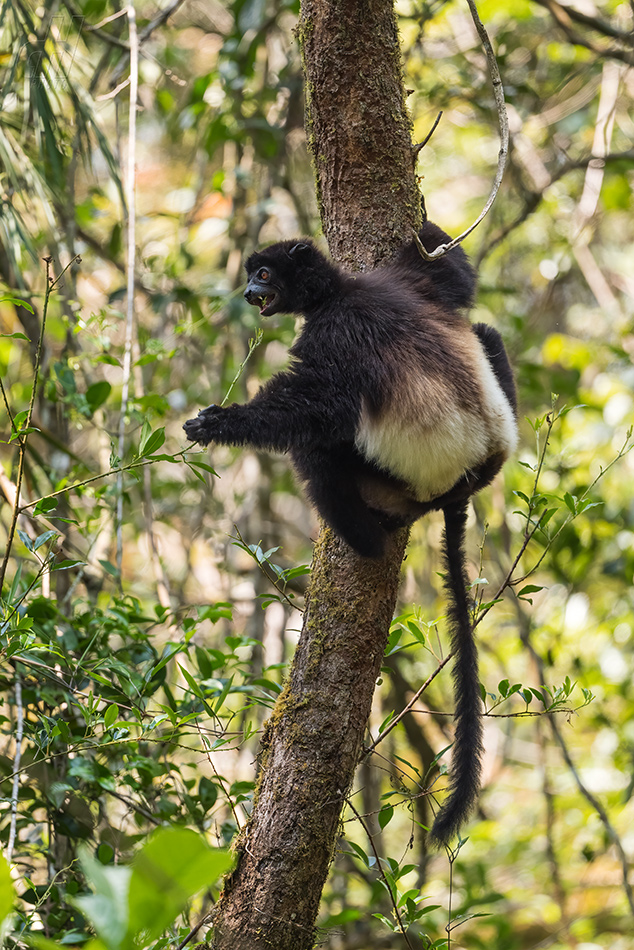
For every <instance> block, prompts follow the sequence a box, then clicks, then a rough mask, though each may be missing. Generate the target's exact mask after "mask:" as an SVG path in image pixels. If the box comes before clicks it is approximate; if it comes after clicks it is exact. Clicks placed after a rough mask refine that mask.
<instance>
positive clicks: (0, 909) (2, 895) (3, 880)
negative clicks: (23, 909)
mask: <svg viewBox="0 0 634 950" xmlns="http://www.w3.org/2000/svg"><path fill="white" fill-rule="evenodd" d="M14 900H15V894H14V891H13V882H12V880H11V871H10V870H9V865H8V863H7V860H6V858H5V857H4V855H3V854H1V853H0V933H1V932H2V923H3V921H5V920H6V919H7V917H8V916H9V914H10V913H11V910H12V909H13V901H14Z"/></svg>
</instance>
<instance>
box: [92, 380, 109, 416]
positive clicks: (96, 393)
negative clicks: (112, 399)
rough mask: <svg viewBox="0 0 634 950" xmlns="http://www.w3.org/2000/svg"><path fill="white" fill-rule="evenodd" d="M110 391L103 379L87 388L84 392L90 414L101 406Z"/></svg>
mask: <svg viewBox="0 0 634 950" xmlns="http://www.w3.org/2000/svg"><path fill="white" fill-rule="evenodd" d="M111 390H112V386H111V385H110V383H108V382H106V380H105V379H102V380H101V382H99V383H93V385H92V386H89V387H88V389H87V390H86V402H87V403H88V406H89V407H90V411H91V412H94V411H95V410H96V409H98V408H99V406H103V404H104V402H105V401H106V399H107V398H108V396H109V395H110V392H111Z"/></svg>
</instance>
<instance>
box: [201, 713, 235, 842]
mask: <svg viewBox="0 0 634 950" xmlns="http://www.w3.org/2000/svg"><path fill="white" fill-rule="evenodd" d="M196 729H197V730H198V735H199V736H200V741H201V742H202V744H203V748H204V750H205V755H206V756H207V761H208V762H209V765H210V766H211V769H212V771H213V773H214V775H215V776H216V778H217V779H218V783H219V785H220V787H221V788H222V790H223V792H224V793H225V796H226V799H227V801H228V802H229V808H230V809H231V813H232V814H233V818H234V821H235V823H236V828H237V829H238V831H240V829H241V827H242V826H241V825H240V819H239V818H238V813H237V811H236V809H235V805H234V804H233V801H232V800H231V791H230V789H228V788H227V787H226V785H225V782H224V779H223V778H222V775H220V774H219V773H218V769H217V768H216V766H215V765H214V761H213V759H212V757H211V748H210V746H209V740H208V738H207V736H205V735H203V732H202V729H201V728H200V723H199V722H198V720H196Z"/></svg>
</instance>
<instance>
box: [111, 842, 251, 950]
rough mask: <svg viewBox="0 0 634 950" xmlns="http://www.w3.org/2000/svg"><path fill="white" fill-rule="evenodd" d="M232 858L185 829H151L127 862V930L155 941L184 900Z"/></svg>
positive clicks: (222, 870) (209, 881) (223, 869)
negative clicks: (129, 870) (128, 886)
mask: <svg viewBox="0 0 634 950" xmlns="http://www.w3.org/2000/svg"><path fill="white" fill-rule="evenodd" d="M233 860H234V859H233V857H232V855H230V854H228V853H227V852H226V851H220V850H217V849H215V848H210V847H209V845H208V844H207V843H206V842H205V841H204V840H203V839H202V838H201V837H200V836H199V835H197V834H196V833H195V832H193V831H191V830H189V829H187V828H160V829H159V830H158V831H156V832H154V834H153V835H152V836H151V837H150V838H149V839H148V841H147V843H146V844H145V846H144V847H143V848H142V850H141V851H140V852H139V853H138V854H137V856H136V857H135V859H134V862H133V865H132V876H131V878H130V889H129V914H130V916H129V925H128V933H129V934H131V935H134V936H136V935H138V934H140V933H143V940H144V944H143V945H144V946H146V945H147V943H149V942H150V941H151V940H155V939H156V938H157V937H159V936H160V934H161V933H162V932H163V931H164V930H165V928H166V927H167V926H169V924H171V923H172V921H173V920H174V918H175V917H176V916H177V915H178V914H179V913H180V912H181V911H182V910H184V908H185V906H186V904H187V901H188V900H189V899H190V898H191V897H193V896H194V894H196V893H198V891H201V890H202V889H203V888H207V887H209V886H210V885H211V884H213V883H214V882H215V881H217V880H218V878H219V877H221V875H223V874H225V873H226V872H227V871H228V870H229V869H230V868H231V866H232V865H233Z"/></svg>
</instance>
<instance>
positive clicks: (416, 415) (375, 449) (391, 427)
mask: <svg viewBox="0 0 634 950" xmlns="http://www.w3.org/2000/svg"><path fill="white" fill-rule="evenodd" d="M474 349H475V352H474V353H473V357H474V358H475V366H474V367H473V375H474V377H475V378H474V383H475V387H476V388H477V390H479V391H480V394H481V402H482V404H483V406H484V410H483V411H479V410H478V409H476V408H474V410H469V409H465V408H464V407H462V406H460V405H459V404H458V403H457V401H456V400H455V398H454V397H453V395H450V393H451V390H450V389H449V388H448V387H447V388H446V389H445V387H442V391H441V392H438V393H436V394H435V395H436V397H437V398H436V399H429V398H427V399H425V398H424V395H425V392H426V391H427V395H429V385H428V383H427V384H425V383H423V385H417V381H414V382H413V384H412V386H411V388H408V397H409V398H408V399H405V400H395V401H394V402H393V403H392V404H391V405H389V406H388V407H386V408H385V409H384V410H383V412H382V413H381V415H380V416H379V417H375V418H373V417H372V416H371V415H370V413H369V412H368V411H367V409H366V408H365V407H364V409H363V411H362V413H361V418H360V420H359V428H358V430H357V436H356V439H355V444H356V447H357V449H358V450H359V451H360V452H361V453H362V454H363V455H365V456H366V458H369V459H371V460H372V461H374V462H376V463H377V464H378V465H380V466H381V467H382V468H384V469H386V470H387V471H388V472H391V473H392V474H393V475H396V476H398V477H399V478H401V479H403V481H405V482H407V483H408V484H409V485H410V486H411V487H412V489H413V491H414V493H415V495H416V498H417V499H418V501H430V500H431V499H432V498H437V497H438V496H439V495H442V494H444V493H445V492H447V491H449V489H450V488H452V487H453V486H454V485H455V484H456V482H457V481H458V480H459V479H460V478H461V477H462V476H463V475H464V474H465V473H466V472H468V471H471V470H473V469H475V468H477V467H478V466H479V465H481V464H482V463H483V462H485V461H486V460H487V459H488V458H489V457H490V456H491V455H494V454H496V453H499V452H502V453H503V454H504V455H505V456H506V457H508V456H509V455H510V454H511V453H512V452H513V451H514V449H515V446H516V444H517V426H516V424H515V417H514V414H513V410H512V408H511V406H510V404H509V402H508V400H507V398H506V396H505V395H504V393H503V392H502V389H501V387H500V384H499V383H498V380H497V377H496V375H495V373H494V372H493V370H492V368H491V364H490V363H489V361H488V359H487V357H486V355H485V353H484V352H483V350H482V348H481V346H477V348H474ZM425 382H427V381H425ZM438 396H440V397H441V398H438ZM417 397H418V398H417ZM443 402H444V404H443Z"/></svg>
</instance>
